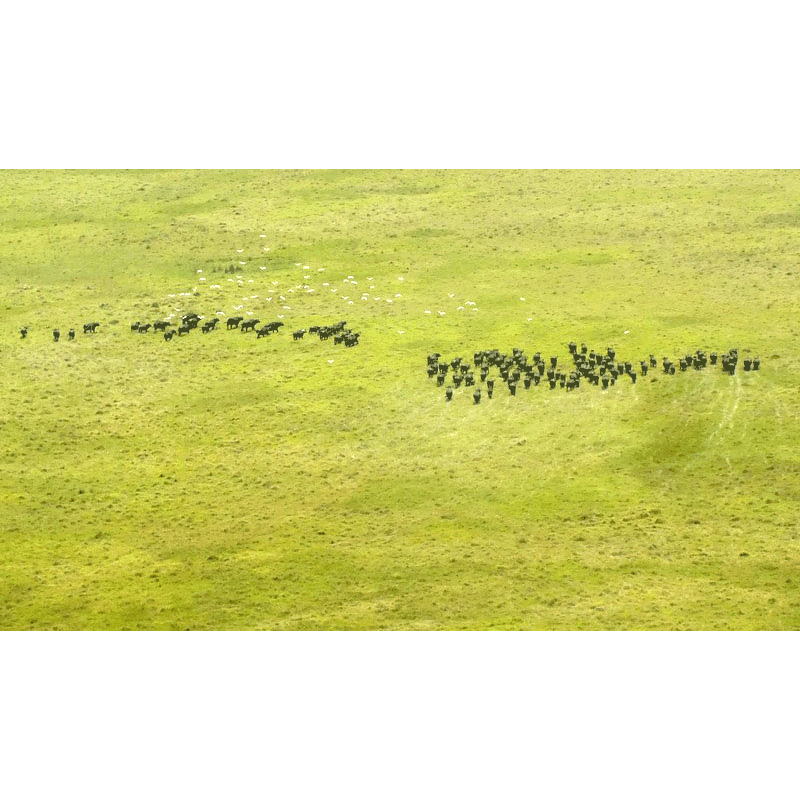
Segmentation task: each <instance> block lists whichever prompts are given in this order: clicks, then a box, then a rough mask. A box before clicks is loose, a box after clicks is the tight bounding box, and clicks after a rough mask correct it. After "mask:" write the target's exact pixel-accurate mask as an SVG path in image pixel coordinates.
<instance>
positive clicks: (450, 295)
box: [447, 294, 455, 297]
mask: <svg viewBox="0 0 800 800" xmlns="http://www.w3.org/2000/svg"><path fill="white" fill-rule="evenodd" d="M447 296H448V297H455V295H452V294H449V295H447Z"/></svg>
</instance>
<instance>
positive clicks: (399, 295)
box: [395, 294, 403, 297]
mask: <svg viewBox="0 0 800 800" xmlns="http://www.w3.org/2000/svg"><path fill="white" fill-rule="evenodd" d="M402 296H403V295H401V294H396V295H395V297H402Z"/></svg>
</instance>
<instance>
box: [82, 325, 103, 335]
mask: <svg viewBox="0 0 800 800" xmlns="http://www.w3.org/2000/svg"><path fill="white" fill-rule="evenodd" d="M99 327H100V323H99V322H87V323H86V324H85V325H84V326H83V332H84V333H96V332H97V329H98V328H99Z"/></svg>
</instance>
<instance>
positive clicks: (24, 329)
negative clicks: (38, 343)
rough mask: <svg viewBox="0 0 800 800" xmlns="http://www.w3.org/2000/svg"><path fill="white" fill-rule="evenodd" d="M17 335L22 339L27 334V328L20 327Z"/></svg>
mask: <svg viewBox="0 0 800 800" xmlns="http://www.w3.org/2000/svg"><path fill="white" fill-rule="evenodd" d="M19 335H20V338H21V339H24V338H25V337H26V336H27V335H28V329H27V328H20V329H19Z"/></svg>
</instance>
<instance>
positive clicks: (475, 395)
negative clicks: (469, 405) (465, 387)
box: [472, 386, 481, 405]
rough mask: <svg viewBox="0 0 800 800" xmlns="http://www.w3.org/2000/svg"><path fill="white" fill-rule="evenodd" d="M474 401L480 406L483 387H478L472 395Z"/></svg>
mask: <svg viewBox="0 0 800 800" xmlns="http://www.w3.org/2000/svg"><path fill="white" fill-rule="evenodd" d="M472 399H473V400H474V401H475V405H478V403H480V401H481V387H480V386H476V387H475V391H474V392H473V393H472Z"/></svg>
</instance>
